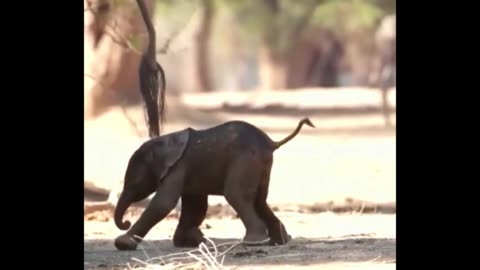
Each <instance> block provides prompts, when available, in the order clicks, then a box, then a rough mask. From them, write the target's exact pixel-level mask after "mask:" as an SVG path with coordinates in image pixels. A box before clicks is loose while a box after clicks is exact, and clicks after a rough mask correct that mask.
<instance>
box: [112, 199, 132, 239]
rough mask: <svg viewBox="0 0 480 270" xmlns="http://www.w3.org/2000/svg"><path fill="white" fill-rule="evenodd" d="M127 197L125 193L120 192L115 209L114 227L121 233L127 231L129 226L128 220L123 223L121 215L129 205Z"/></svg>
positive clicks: (129, 201)
mask: <svg viewBox="0 0 480 270" xmlns="http://www.w3.org/2000/svg"><path fill="white" fill-rule="evenodd" d="M128 197H129V196H127V195H126V194H125V192H122V194H121V195H120V198H119V199H118V203H117V207H116V208H115V216H114V220H115V225H117V228H119V229H120V230H122V231H126V230H128V229H129V228H130V225H131V223H130V221H128V220H127V221H125V222H123V215H124V214H125V212H126V211H127V209H128V207H129V206H130V204H131V200H130V199H129V198H128Z"/></svg>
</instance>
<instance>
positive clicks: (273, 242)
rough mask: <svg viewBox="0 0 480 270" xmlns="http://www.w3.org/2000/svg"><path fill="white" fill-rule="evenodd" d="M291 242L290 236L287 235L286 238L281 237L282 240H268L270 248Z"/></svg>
mask: <svg viewBox="0 0 480 270" xmlns="http://www.w3.org/2000/svg"><path fill="white" fill-rule="evenodd" d="M291 240H292V236H291V235H290V234H287V235H286V236H283V237H282V238H279V239H270V242H269V245H271V246H277V245H285V244H287V243H288V242H290V241H291Z"/></svg>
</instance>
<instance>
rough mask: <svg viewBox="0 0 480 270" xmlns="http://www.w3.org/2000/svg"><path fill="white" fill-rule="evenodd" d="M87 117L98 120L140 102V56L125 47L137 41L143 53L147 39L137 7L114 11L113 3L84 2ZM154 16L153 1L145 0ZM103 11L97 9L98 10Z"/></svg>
mask: <svg viewBox="0 0 480 270" xmlns="http://www.w3.org/2000/svg"><path fill="white" fill-rule="evenodd" d="M84 1H85V2H84V3H85V8H91V9H92V10H93V11H94V12H92V11H90V10H89V11H85V12H84V19H85V32H84V35H85V44H84V61H85V63H84V64H85V71H84V72H85V80H84V81H85V84H84V98H85V103H84V104H85V115H84V116H85V117H87V118H88V117H95V116H98V115H100V114H102V113H103V112H105V111H107V110H108V108H109V107H111V106H114V105H118V104H119V103H120V102H122V103H124V102H129V103H132V102H139V101H140V98H141V95H140V92H139V78H138V68H139V63H140V58H141V55H140V54H139V53H138V52H135V51H134V50H132V49H131V48H128V46H127V45H126V40H127V39H131V38H135V39H136V40H138V47H137V49H139V50H140V51H144V50H145V47H146V44H147V41H148V37H147V35H145V34H144V33H145V23H144V22H143V19H142V17H141V16H140V13H139V10H138V7H137V6H136V4H135V3H133V2H132V3H130V2H127V3H124V4H123V5H122V6H119V7H114V6H112V2H111V1H106V0H84ZM145 3H146V6H147V8H148V10H149V13H150V14H152V10H153V7H154V1H153V0H145ZM99 6H100V7H102V8H98V7H99Z"/></svg>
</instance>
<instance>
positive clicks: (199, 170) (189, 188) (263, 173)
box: [114, 118, 313, 250]
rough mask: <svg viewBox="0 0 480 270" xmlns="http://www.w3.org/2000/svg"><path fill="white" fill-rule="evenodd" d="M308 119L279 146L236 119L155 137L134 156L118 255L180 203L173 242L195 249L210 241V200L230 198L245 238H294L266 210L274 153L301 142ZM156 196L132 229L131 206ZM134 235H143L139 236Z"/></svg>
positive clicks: (118, 212) (278, 241)
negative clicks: (205, 229) (205, 228)
mask: <svg viewBox="0 0 480 270" xmlns="http://www.w3.org/2000/svg"><path fill="white" fill-rule="evenodd" d="M303 124H307V125H309V126H312V127H313V124H312V123H311V122H310V120H308V119H307V118H305V119H303V120H301V121H300V122H299V124H298V126H297V128H296V129H295V131H294V132H293V133H292V134H290V135H289V136H288V137H286V138H285V139H283V140H282V141H280V142H274V141H272V140H271V139H270V138H269V137H268V136H267V135H266V134H265V133H264V132H263V131H261V130H260V129H258V128H256V127H255V126H253V125H251V124H248V123H245V122H242V121H232V122H227V123H224V124H221V125H218V126H216V127H213V128H210V129H205V130H194V129H192V128H187V129H184V130H182V131H178V132H175V133H171V134H167V135H163V136H160V137H157V138H154V139H151V140H149V141H147V142H145V143H144V144H143V145H141V146H140V147H139V148H138V149H137V150H136V151H135V153H134V154H133V155H132V157H131V158H130V161H129V163H128V167H127V170H126V174H125V181H124V187H123V190H122V193H121V195H120V198H119V200H118V203H117V207H116V209H115V217H114V219H115V224H116V225H117V227H118V228H119V229H121V230H128V231H127V232H126V233H125V234H123V235H120V236H119V237H117V239H115V246H116V247H117V249H119V250H134V249H136V248H137V244H138V243H139V242H140V241H141V240H140V239H141V238H144V237H145V235H146V234H147V233H148V231H149V230H150V229H151V228H152V227H153V226H154V225H155V224H157V223H158V222H160V221H161V220H162V219H163V218H165V217H166V216H167V215H168V213H169V212H170V211H171V210H172V209H173V208H174V207H175V206H176V204H177V202H178V200H179V198H181V199H182V212H181V216H180V221H179V223H178V226H177V229H176V231H175V234H174V236H173V243H174V245H175V246H177V247H196V246H198V245H199V244H200V243H201V242H203V241H204V238H203V234H202V232H201V231H200V229H199V226H200V224H201V223H202V222H203V220H204V219H205V215H206V212H207V208H208V195H221V196H225V199H226V200H227V202H228V203H229V204H230V205H231V206H232V207H233V208H234V210H235V211H236V212H237V214H238V215H239V217H240V219H241V221H242V223H243V224H244V226H245V228H246V234H245V236H244V238H243V240H244V241H246V242H250V243H252V244H253V243H255V244H270V245H283V244H286V243H287V242H288V241H289V240H290V236H289V235H288V234H287V232H286V230H285V226H284V225H283V224H282V222H281V221H280V220H279V219H278V218H277V217H276V216H275V215H274V213H273V212H272V210H271V209H270V207H269V206H268V205H267V202H266V200H267V195H268V186H269V182H270V171H271V167H272V162H273V152H274V151H275V150H276V149H278V148H279V147H280V146H281V145H283V144H285V143H287V142H288V141H289V140H291V139H292V138H293V137H295V136H296V135H297V134H298V132H299V131H300V129H301V127H302V125H303ZM154 192H156V194H155V195H154V197H153V198H152V200H151V202H150V204H149V205H148V207H147V208H146V209H145V211H144V212H143V213H142V215H141V217H140V218H139V219H138V220H137V222H136V223H135V224H133V226H130V225H131V224H130V222H129V221H125V222H124V221H123V215H124V214H125V212H126V210H127V209H128V207H129V206H130V205H131V204H132V203H134V202H138V201H140V200H143V199H145V198H146V197H147V196H149V195H150V194H152V193H154ZM134 236H138V237H140V238H137V237H135V238H134Z"/></svg>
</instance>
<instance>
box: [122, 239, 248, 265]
mask: <svg viewBox="0 0 480 270" xmlns="http://www.w3.org/2000/svg"><path fill="white" fill-rule="evenodd" d="M205 239H206V240H207V242H208V243H209V244H210V246H207V245H206V244H205V243H201V244H200V245H199V246H198V248H196V249H192V250H189V251H183V252H177V253H170V254H167V255H163V256H158V257H153V258H149V256H148V254H147V252H146V250H145V249H144V248H143V246H141V245H140V248H141V249H142V250H143V252H144V254H145V256H146V257H147V258H148V259H147V260H145V261H143V260H140V259H138V258H132V260H133V261H135V262H137V265H136V266H131V265H128V267H129V269H136V270H179V269H182V270H185V269H211V270H223V269H233V268H234V267H226V266H224V265H223V262H224V260H225V256H226V254H227V253H229V252H230V251H232V250H233V249H234V248H236V247H238V246H241V245H243V244H246V243H247V242H245V241H235V242H228V243H223V244H219V245H216V244H215V242H213V241H212V240H211V239H209V238H207V237H206V238H205ZM142 243H144V242H143V241H142ZM147 243H148V242H147ZM150 245H151V246H153V245H152V244H150Z"/></svg>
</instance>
